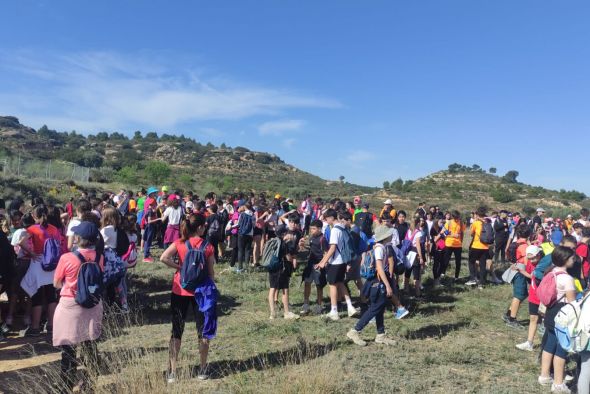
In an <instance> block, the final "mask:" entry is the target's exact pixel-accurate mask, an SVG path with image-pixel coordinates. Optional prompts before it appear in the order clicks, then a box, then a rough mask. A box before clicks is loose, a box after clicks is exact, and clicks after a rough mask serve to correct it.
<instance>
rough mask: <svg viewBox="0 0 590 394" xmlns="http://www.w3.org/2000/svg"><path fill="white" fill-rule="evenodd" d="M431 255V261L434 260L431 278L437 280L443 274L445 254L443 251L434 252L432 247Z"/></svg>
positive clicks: (434, 249)
mask: <svg viewBox="0 0 590 394" xmlns="http://www.w3.org/2000/svg"><path fill="white" fill-rule="evenodd" d="M431 254H432V259H433V260H434V264H433V265H432V276H433V277H434V279H438V278H440V276H441V274H442V273H443V272H444V268H445V257H446V253H445V250H436V247H434V248H432V251H431Z"/></svg>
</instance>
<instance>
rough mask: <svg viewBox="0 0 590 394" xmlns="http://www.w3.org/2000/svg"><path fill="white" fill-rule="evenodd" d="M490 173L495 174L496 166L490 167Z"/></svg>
mask: <svg viewBox="0 0 590 394" xmlns="http://www.w3.org/2000/svg"><path fill="white" fill-rule="evenodd" d="M489 171H490V174H495V173H496V172H498V169H496V167H490V170H489Z"/></svg>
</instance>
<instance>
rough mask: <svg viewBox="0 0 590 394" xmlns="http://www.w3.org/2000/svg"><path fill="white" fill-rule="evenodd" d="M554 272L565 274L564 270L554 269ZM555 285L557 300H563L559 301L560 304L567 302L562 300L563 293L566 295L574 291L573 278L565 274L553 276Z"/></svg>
mask: <svg viewBox="0 0 590 394" xmlns="http://www.w3.org/2000/svg"><path fill="white" fill-rule="evenodd" d="M555 271H556V272H559V271H561V272H565V269H561V268H560V267H557V268H555ZM555 285H556V287H557V300H558V301H559V300H560V299H561V298H563V300H561V301H560V302H567V300H566V299H565V298H564V297H565V293H567V292H568V291H574V290H576V286H575V284H574V278H572V277H571V276H570V275H569V274H567V273H565V274H559V275H556V276H555Z"/></svg>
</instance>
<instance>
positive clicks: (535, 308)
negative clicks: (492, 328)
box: [516, 245, 542, 352]
mask: <svg viewBox="0 0 590 394" xmlns="http://www.w3.org/2000/svg"><path fill="white" fill-rule="evenodd" d="M541 252H542V251H541V249H540V248H539V247H538V246H536V245H529V246H527V248H526V256H525V262H526V268H525V269H524V270H523V269H522V268H519V269H518V272H519V273H520V274H521V275H522V276H524V277H525V278H527V279H529V280H530V281H531V286H530V287H529V333H528V338H527V340H526V342H523V343H519V344H518V345H516V348H517V349H520V350H525V351H527V352H532V351H533V340H534V339H535V334H536V333H537V324H538V323H539V304H541V301H540V300H539V297H537V292H536V290H537V287H538V286H539V284H540V283H541V281H539V280H537V279H536V278H535V277H534V275H533V271H534V270H535V267H536V266H537V264H538V263H539V261H540V260H541V256H542V253H541Z"/></svg>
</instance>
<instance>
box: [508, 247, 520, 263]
mask: <svg viewBox="0 0 590 394" xmlns="http://www.w3.org/2000/svg"><path fill="white" fill-rule="evenodd" d="M519 246H520V244H519V243H518V242H512V243H511V244H510V246H508V252H506V258H507V259H508V261H509V262H511V263H512V264H515V263H516V251H517V250H518V247H519Z"/></svg>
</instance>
